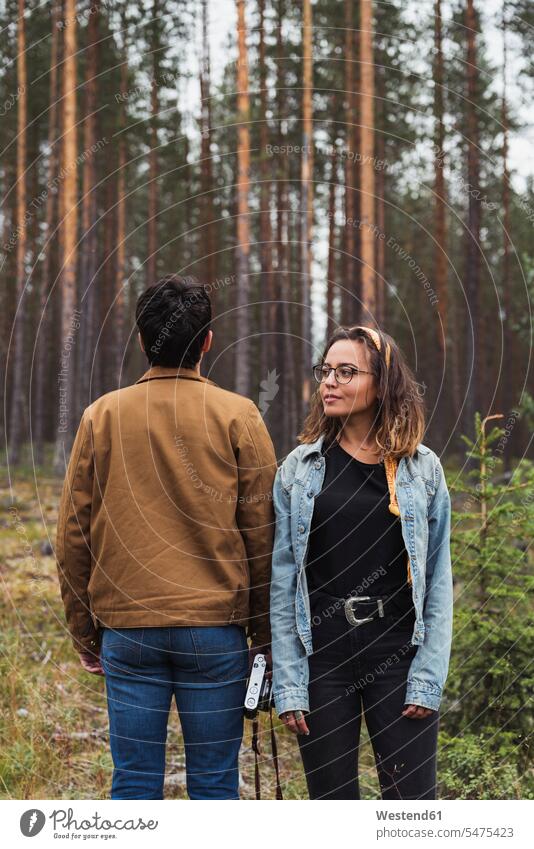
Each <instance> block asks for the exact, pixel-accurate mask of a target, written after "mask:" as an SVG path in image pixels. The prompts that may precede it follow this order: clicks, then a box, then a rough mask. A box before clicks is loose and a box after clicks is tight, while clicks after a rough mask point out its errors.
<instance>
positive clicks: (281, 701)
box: [274, 687, 310, 716]
mask: <svg viewBox="0 0 534 849" xmlns="http://www.w3.org/2000/svg"><path fill="white" fill-rule="evenodd" d="M274 704H275V707H276V713H277V714H278V716H280V714H281V713H286V711H288V710H303V711H306V713H309V712H310V700H309V697H308V690H307V688H306V687H296V688H295V689H291V690H282V691H281V692H279V693H274Z"/></svg>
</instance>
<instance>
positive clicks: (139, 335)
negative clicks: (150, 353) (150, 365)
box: [137, 331, 146, 354]
mask: <svg viewBox="0 0 534 849" xmlns="http://www.w3.org/2000/svg"><path fill="white" fill-rule="evenodd" d="M137 338H138V340H139V347H140V348H141V350H142V352H143V354H146V351H145V346H144V345H143V339H142V337H141V332H140V331H138V333H137Z"/></svg>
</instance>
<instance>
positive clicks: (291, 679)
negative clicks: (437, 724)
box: [271, 436, 453, 715]
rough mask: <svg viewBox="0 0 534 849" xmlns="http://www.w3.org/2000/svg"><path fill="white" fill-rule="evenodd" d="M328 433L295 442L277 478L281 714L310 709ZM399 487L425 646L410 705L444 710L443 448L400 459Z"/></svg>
mask: <svg viewBox="0 0 534 849" xmlns="http://www.w3.org/2000/svg"><path fill="white" fill-rule="evenodd" d="M323 439H324V437H323V436H321V437H319V439H318V440H317V441H316V442H313V443H309V444H302V445H298V446H297V447H296V448H294V449H293V451H291V452H290V453H289V454H288V455H287V457H286V459H285V460H284V462H283V463H282V465H281V466H280V467H279V468H278V470H277V472H276V476H275V480H274V488H273V502H274V508H275V514H276V529H275V538H274V551H273V560H272V578H271V631H272V657H273V695H274V701H275V706H276V711H277V713H278V714H279V715H280V714H281V713H284V712H285V711H289V710H302V711H309V709H310V708H309V699H308V682H309V670H308V655H310V654H312V652H313V646H312V634H311V613H310V602H309V597H308V585H307V580H306V568H305V566H306V556H307V549H308V538H309V533H310V526H311V519H312V514H313V506H314V499H315V497H316V495H318V493H319V492H320V491H321V487H322V485H323V480H324V475H325V458H324V456H323V455H322V454H321V447H322V443H323ZM395 489H396V494H397V503H398V505H399V509H400V519H401V526H402V536H403V539H404V543H405V546H406V550H407V551H408V553H409V557H410V568H411V572H412V594H413V603H414V607H415V625H414V630H413V634H412V644H413V645H417V646H418V647H419V648H418V650H417V652H416V654H415V655H414V658H413V660H412V663H411V665H410V669H409V673H408V680H407V689H406V696H405V704H415V705H421V706H422V707H427V708H431V709H432V710H438V708H439V704H440V701H441V695H442V691H443V686H444V684H445V680H446V678H447V672H448V668H449V658H450V650H451V640H452V602H453V597H452V596H453V594H452V568H451V555H450V524H451V518H450V517H451V501H450V496H449V491H448V489H447V484H446V481H445V475H444V472H443V467H442V465H441V462H440V460H439V458H438V457H437V455H436V454H435V453H434V452H433V451H432V450H431V449H430V448H428V447H427V446H426V445H423V444H422V443H420V444H419V445H418V448H417V451H416V453H415V455H414V456H413V457H403V458H402V459H401V460H399V463H398V467H397V474H396V478H395ZM359 627H363V628H365V625H361V626H359Z"/></svg>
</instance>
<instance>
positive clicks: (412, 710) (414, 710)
mask: <svg viewBox="0 0 534 849" xmlns="http://www.w3.org/2000/svg"><path fill="white" fill-rule="evenodd" d="M431 713H435V711H434V710H431V709H430V708H426V707H421V705H406V707H405V709H404V710H403V712H402V715H403V716H407V717H408V719H424V718H425V717H426V716H430V714H431Z"/></svg>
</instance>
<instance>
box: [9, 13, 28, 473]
mask: <svg viewBox="0 0 534 849" xmlns="http://www.w3.org/2000/svg"><path fill="white" fill-rule="evenodd" d="M24 12H25V8H24V0H19V3H18V21H17V85H18V90H19V99H18V104H17V266H16V269H17V270H16V278H17V287H16V294H17V299H16V300H17V312H16V315H15V334H14V354H13V389H12V395H11V421H10V428H9V461H10V463H13V464H14V463H17V462H18V461H19V458H20V446H21V441H22V438H23V436H24V435H25V427H24V424H23V423H22V422H21V419H22V414H23V397H22V396H23V392H24V388H23V376H24V314H25V312H26V310H25V299H24V283H25V278H26V273H25V259H26V243H27V223H26V126H27V123H28V95H27V80H26V29H25V18H24Z"/></svg>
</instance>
